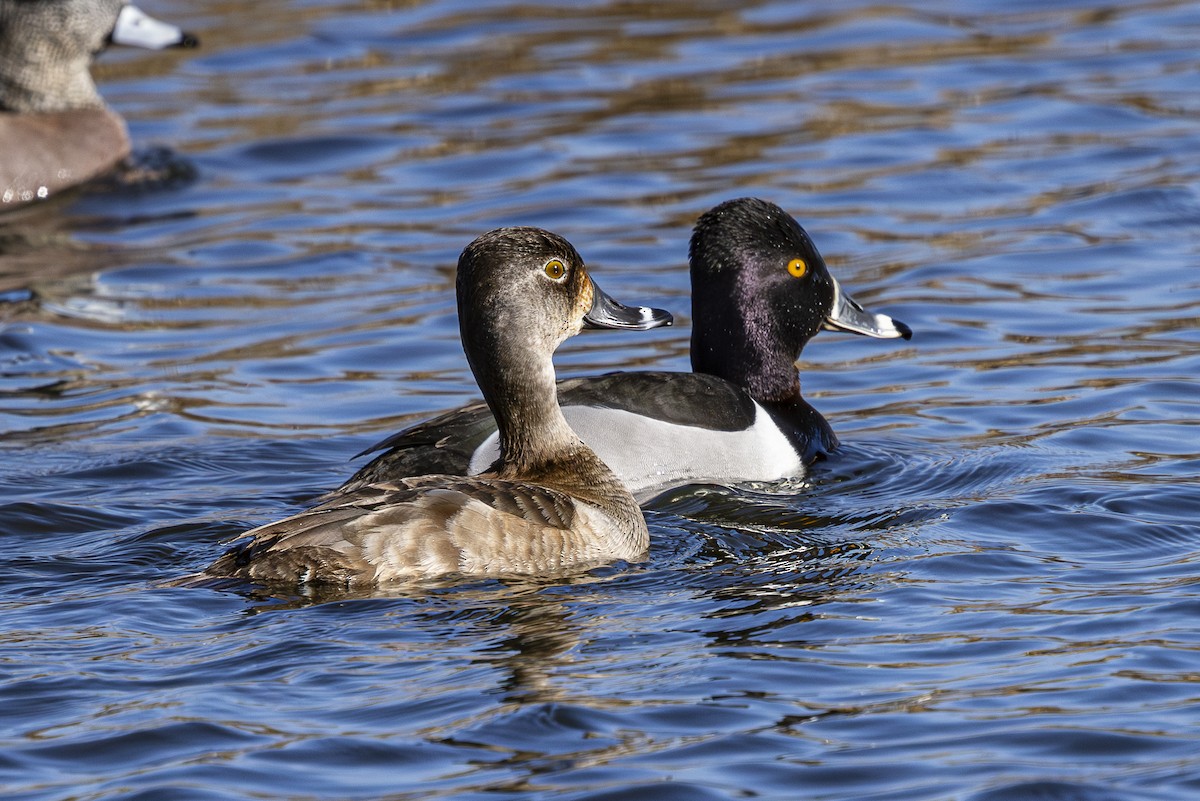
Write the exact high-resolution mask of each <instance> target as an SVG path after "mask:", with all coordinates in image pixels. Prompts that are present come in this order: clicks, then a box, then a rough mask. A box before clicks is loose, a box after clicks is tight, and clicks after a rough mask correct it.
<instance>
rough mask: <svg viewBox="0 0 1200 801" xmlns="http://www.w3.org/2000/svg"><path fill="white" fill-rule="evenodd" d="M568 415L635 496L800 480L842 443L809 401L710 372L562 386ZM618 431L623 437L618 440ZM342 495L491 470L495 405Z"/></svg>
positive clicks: (425, 435) (476, 407) (408, 442)
mask: <svg viewBox="0 0 1200 801" xmlns="http://www.w3.org/2000/svg"><path fill="white" fill-rule="evenodd" d="M558 400H559V404H560V405H561V406H562V410H563V415H564V417H566V419H567V423H568V424H569V425H570V426H571V428H572V430H574V431H575V432H576V433H577V434H578V435H579V436H580V438H581V439H582V440H583V441H584V442H587V443H588V444H589V447H591V448H592V449H593V450H594V451H595V452H596V454H597V455H598V456H599V457H600V458H601V459H602V460H603V461H604V463H605V464H606V465H608V466H609V467H610V468H611V469H612V470H613V471H614V472H615V473H616V474H617V476H618V477H620V479H621V482H622V483H623V484H625V486H626V487H628V488H629V490H630V492H632V493H633V494H634V496H636V497H639V498H645V497H648V496H650V495H653V494H654V493H655V492H656V491H658V490H661V489H666V488H667V487H670V486H678V485H680V484H685V483H706V482H720V481H728V480H731V477H736V480H739V481H773V480H776V479H779V478H782V477H785V476H798V475H802V474H803V472H804V466H805V465H806V464H809V463H811V462H812V461H813V460H814V459H817V458H819V457H820V456H823V455H826V454H829V453H831V452H832V451H833V450H834V449H835V448H836V447H837V444H838V440H837V437H836V436H835V435H834V433H833V429H832V428H831V427H830V425H829V423H828V421H826V420H825V418H824V417H822V416H821V414H820V412H818V411H817V410H816V409H814V408H813V407H812V406H810V405H809V404H808V403H807V402H806V401H804V400H803V399H801V400H800V402H799V403H791V404H778V405H776V404H769V403H760V402H758V401H756V400H755V399H754V398H753V397H751V395H750V394H749V392H747V391H746V390H745V389H743V388H741V387H738V386H737V385H735V384H731V383H730V382H728V381H726V380H724V379H722V378H718V377H716V376H711V375H707V374H704V373H676V372H665V371H663V372H654V371H644V372H628V373H610V374H607V375H602V376H590V377H582V378H571V379H566V380H563V381H559V382H558ZM614 432H615V434H614ZM371 450H372V451H379V450H382V451H384V452H383V453H382V454H381V455H380V456H378V457H377V458H376V459H375V460H373V461H372V462H370V463H369V464H368V465H366V466H365V467H363V468H362V469H361V470H359V471H358V473H356V474H355V476H354V477H353V478H352V479H351V480H350V481H349V482H347V483H346V484H345V485H343V487H342V489H341V490H340V491H351V490H353V489H354V488H356V487H358V486H362V485H365V484H370V483H373V482H378V481H387V480H389V479H390V477H395V476H403V475H414V474H419V473H420V472H421V471H423V470H424V469H427V468H430V467H435V468H436V469H437V470H438V471H440V472H445V473H452V474H455V475H478V474H480V473H483V472H486V471H487V470H488V469H489V468H490V467H491V466H492V464H493V463H494V462H495V461H496V459H497V458H498V457H499V436H498V435H497V433H496V427H495V422H494V421H493V419H492V416H491V413H490V412H489V411H488V408H487V405H486V404H483V403H475V404H470V405H468V406H464V407H462V408H460V409H456V410H454V411H452V412H448V413H446V414H444V415H441V416H439V417H435V418H433V419H431V420H429V421H427V422H425V423H421V424H418V425H416V426H413V427H412V428H409V429H405V430H404V431H401V432H399V433H397V434H394V435H393V436H391V437H389V438H388V439H385V440H383V441H382V442H380V443H379V444H378V445H376V446H374V447H373V448H372V449H371Z"/></svg>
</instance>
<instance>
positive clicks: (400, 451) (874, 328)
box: [339, 198, 912, 497]
mask: <svg viewBox="0 0 1200 801" xmlns="http://www.w3.org/2000/svg"><path fill="white" fill-rule="evenodd" d="M688 255H689V261H690V263H691V279H692V347H691V352H692V370H693V372H691V373H671V372H629V373H613V374H610V375H604V376H596V377H589V378H578V379H572V380H567V381H563V382H560V384H559V388H558V398H559V402H560V403H561V404H562V406H563V412H564V414H565V415H566V417H567V420H568V421H569V422H570V424H571V426H572V427H573V428H574V429H575V431H577V432H578V433H579V435H580V437H582V438H583V441H584V442H586V443H587V444H588V445H589V446H590V447H591V448H592V449H593V450H595V451H596V453H598V454H599V455H600V458H602V459H603V460H604V462H605V463H606V464H607V465H608V466H609V467H611V468H612V469H613V471H614V472H615V473H616V474H617V476H618V477H620V479H621V480H622V482H624V483H625V485H626V486H627V487H629V489H630V490H631V491H632V492H633V493H634V494H635V495H638V496H639V497H647V496H649V495H651V494H652V493H653V492H655V491H658V490H662V489H665V488H667V487H669V486H678V485H681V484H685V483H689V482H704V481H715V482H732V481H771V480H776V479H779V478H783V477H787V476H800V475H802V474H803V473H804V467H805V465H807V464H809V463H811V462H812V461H813V460H814V459H816V458H817V457H819V456H821V455H823V454H826V453H828V452H830V451H832V450H833V449H834V448H836V447H837V437H836V436H834V434H833V430H832V429H831V428H830V427H829V423H828V422H826V420H825V418H824V417H822V416H821V414H820V413H819V412H818V411H817V410H816V409H814V408H813V407H812V406H810V405H809V404H808V402H807V401H805V400H804V398H803V397H802V396H801V394H800V378H799V376H798V374H797V372H796V360H797V359H798V358H799V357H800V351H801V349H802V348H803V347H804V345H805V344H806V343H807V342H808V340H809V339H811V338H812V337H813V336H814V335H815V334H816V333H817V332H818V331H819V330H820V329H822V328H831V329H840V330H843V331H850V332H853V333H856V334H865V335H866V336H871V337H879V338H897V337H903V338H904V339H908V338H909V337H911V336H912V332H911V331H910V330H909V328H908V326H906V325H904V324H903V323H901V322H899V321H897V320H893V319H892V318H890V317H888V316H886V315H882V314H871V313H869V312H866V311H864V310H863V308H862V306H860V305H859V304H858V303H856V302H855V301H854V299H853V298H851V297H850V295H848V294H847V293H846V292H845V290H843V289H842V288H841V286H840V285H839V284H838V282H837V281H836V280H835V279H834V278H833V276H832V275H830V274H829V270H828V269H827V268H826V266H825V261H824V260H823V259H822V258H821V254H820V253H818V252H817V249H816V246H815V245H813V242H812V240H811V239H810V238H809V236H808V234H807V233H806V232H805V231H804V229H803V228H801V227H800V224H799V223H797V222H796V221H795V220H794V219H793V218H792V217H791V216H790V215H788V214H787V213H786V212H785V211H783V209H781V208H779V207H778V206H776V205H775V204H773V203H768V202H766V201H763V200H758V199H755V198H741V199H738V200H730V201H727V202H725V203H722V204H720V205H719V206H717V207H715V208H713V209H711V210H710V211H708V212H707V213H705V214H704V215H703V216H701V217H700V220H699V221H698V222H697V223H696V227H695V231H694V232H693V234H692V240H691V245H690V248H689V254H688ZM494 432H495V424H494V423H493V421H492V419H491V417H490V415H489V414H488V410H487V407H486V406H484V405H483V404H473V405H471V406H466V407H463V408H461V409H458V410H455V411H452V412H448V413H446V414H444V415H442V416H440V417H437V418H434V419H432V420H430V421H428V422H425V423H421V424H419V425H417V426H414V427H413V428H409V429H407V430H405V431H401V432H400V433H398V434H395V435H393V436H391V437H389V438H388V439H386V440H384V441H383V442H380V443H379V444H378V445H376V446H374V447H372V448H371V449H370V450H369V451H368V452H370V451H375V450H380V449H384V448H386V449H388V450H386V451H385V452H384V453H383V454H381V455H380V456H378V457H376V458H375V459H374V461H372V462H371V463H369V464H367V465H366V466H365V467H363V468H362V469H361V470H359V471H358V472H357V473H356V474H355V475H354V476H353V477H352V478H351V479H350V480H349V481H347V482H346V484H344V485H343V486H342V488H341V489H340V490H339V491H350V490H353V489H354V488H355V487H358V486H361V485H363V484H366V483H371V482H374V481H380V480H388V479H394V478H396V477H399V476H406V475H416V474H420V473H423V472H428V471H430V470H436V471H438V472H444V473H456V474H468V473H478V472H480V471H482V470H485V469H487V468H488V466H489V465H491V464H492V462H493V460H494V459H495V458H496V454H497V450H496V437H495V433H494Z"/></svg>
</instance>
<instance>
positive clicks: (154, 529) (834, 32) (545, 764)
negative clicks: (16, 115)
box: [0, 0, 1200, 801]
mask: <svg viewBox="0 0 1200 801" xmlns="http://www.w3.org/2000/svg"><path fill="white" fill-rule="evenodd" d="M149 2H150V0H147V3H149ZM740 5H741V8H740V10H739V8H737V7H735V6H734V5H733V4H722V3H707V4H706V3H668V4H662V3H646V4H639V3H604V2H595V3H587V4H582V3H581V4H573V5H563V4H557V3H523V4H516V3H512V2H509V1H508V0H498V1H497V2H488V3H480V2H469V3H468V2H459V0H444V1H443V2H437V1H434V2H427V3H420V2H409V3H369V4H353V3H337V2H334V1H333V0H307V2H299V1H297V2H273V3H259V4H255V5H254V6H253V7H252V8H250V7H246V6H245V5H238V4H232V5H231V4H227V3H217V2H208V1H202V2H194V3H183V2H180V1H179V0H155V2H153V4H152V5H146V9H147V10H148V11H149V12H150V13H153V14H155V15H156V16H159V17H160V18H163V19H168V20H171V21H172V22H176V23H179V24H181V25H183V26H184V27H186V28H188V29H190V30H195V31H196V32H197V33H199V34H200V35H201V36H202V38H203V42H204V45H203V47H202V48H201V49H199V50H196V51H188V52H178V53H158V54H155V53H144V52H110V53H108V54H106V55H105V57H104V59H103V60H102V62H101V64H100V65H99V67H98V69H97V75H98V79H99V83H100V85H101V88H102V91H103V92H104V94H105V96H106V98H107V99H108V101H109V102H110V103H111V104H112V105H113V106H114V107H115V108H117V109H118V110H120V112H121V113H122V114H124V115H125V116H126V117H127V119H128V120H129V123H130V128H131V131H132V134H133V138H134V141H135V142H136V143H138V145H139V146H143V147H148V146H152V145H166V146H169V147H170V148H172V150H173V151H174V152H175V153H176V154H178V156H179V157H180V158H181V159H183V160H184V161H185V162H186V164H187V165H189V166H190V167H192V168H194V170H195V172H196V177H195V179H194V180H192V181H190V182H188V181H176V182H174V183H171V184H170V185H167V186H163V187H156V188H149V189H146V190H144V191H138V190H134V189H114V190H112V191H104V192H94V193H90V194H86V195H84V196H82V197H79V198H76V199H74V200H71V201H69V202H65V203H61V204H57V205H55V206H50V207H45V208H43V209H42V210H40V212H39V213H38V214H36V215H32V216H27V217H25V218H23V219H21V220H18V221H12V220H8V221H5V227H4V229H3V236H2V241H3V248H4V251H3V253H4V255H0V299H2V300H3V303H2V304H0V430H2V431H3V440H2V442H0V452H2V454H3V459H2V463H0V464H2V466H0V509H2V510H3V511H2V513H0V520H2V521H3V523H2V524H0V536H2V537H3V546H4V552H5V559H4V562H3V564H2V565H0V608H2V610H3V611H2V614H0V632H2V633H0V666H2V667H0V675H2V677H3V678H2V683H0V709H3V716H2V721H3V723H2V724H0V786H3V787H4V788H5V790H6V791H5V796H6V797H7V798H11V799H30V800H32V799H37V800H38V801H43V800H47V801H48V800H49V799H73V800H74V801H92V800H94V799H106V800H107V799H189V800H190V799H196V801H201V800H203V801H216V800H218V799H221V800H223V799H248V798H255V799H318V798H320V799H430V798H453V799H482V798H497V797H502V798H521V799H564V800H569V801H583V800H584V799H587V801H600V800H601V799H603V800H604V801H615V800H616V799H654V800H655V801H660V800H663V799H665V800H666V801H671V800H672V799H687V801H693V800H700V801H706V800H707V799H737V798H764V799H795V798H811V799H846V800H847V801H848V800H849V799H855V800H857V799H921V800H922V801H925V800H928V801H935V800H936V801H949V800H950V799H955V800H956V801H1018V800H1020V801H1024V800H1025V799H1041V800H1044V801H1048V800H1050V799H1054V800H1055V801H1066V800H1067V799H1070V800H1072V801H1076V800H1082V801H1114V800H1118V799H1119V800H1120V801H1156V800H1157V799H1179V798H1187V797H1191V796H1192V795H1193V794H1195V793H1197V792H1200V733H1198V732H1200V729H1198V728H1197V725H1196V724H1197V715H1196V710H1197V708H1198V703H1200V632H1198V626H1197V623H1196V621H1197V619H1200V617H1198V615H1200V581H1198V579H1197V575H1198V573H1200V569H1198V568H1200V526H1198V524H1197V522H1196V521H1197V519H1198V518H1200V487H1198V484H1200V482H1198V481H1197V476H1198V474H1200V428H1198V421H1200V393H1198V392H1197V381H1196V375H1197V374H1198V372H1200V334H1198V333H1197V328H1198V326H1197V322H1198V321H1200V272H1198V271H1197V269H1196V267H1197V260H1198V254H1200V195H1198V190H1197V187H1198V184H1200V181H1198V179H1200V122H1198V120H1200V94H1198V93H1197V91H1196V86H1197V78H1198V73H1200V56H1197V51H1196V42H1197V41H1198V40H1200V4H1197V3H1189V2H1170V1H1169V0H1163V1H1161V2H1135V3H1121V4H1112V5H1108V6H1101V5H1096V4H1091V3H1059V4H1047V3H1026V2H1020V1H1019V0H1018V2H1011V1H1010V2H1005V3H995V2H988V1H987V0H972V1H971V2H964V3H919V4H918V3H910V4H905V3H893V4H889V5H876V4H867V3H843V4H837V5H830V4H825V3H821V4H817V3H789V2H761V3H750V4H740ZM740 195H758V196H762V197H765V198H767V199H770V200H773V201H775V202H777V203H780V204H781V205H783V206H784V207H785V208H787V209H788V210H790V211H791V212H792V213H794V214H795V215H796V216H797V218H798V219H800V220H801V222H803V223H804V224H805V225H806V227H807V228H808V229H809V231H810V233H811V234H812V235H813V237H814V239H815V240H816V242H817V243H818V246H819V247H820V248H821V250H822V252H823V253H824V254H825V256H826V258H827V260H828V261H829V262H830V263H831V265H832V267H833V269H834V271H835V272H836V274H837V275H838V276H839V278H840V279H841V280H842V281H843V282H844V284H845V285H846V286H847V287H849V288H851V289H852V291H853V292H854V294H855V296H856V297H858V298H859V299H860V300H862V301H864V302H865V303H867V304H868V305H870V306H871V307H873V308H875V309H877V310H879V311H884V312H887V313H889V314H892V315H894V316H896V317H897V318H899V319H901V320H903V321H905V322H907V323H908V324H909V325H911V326H912V327H913V329H914V330H915V331H916V336H915V338H914V339H913V340H912V342H910V343H896V342H878V341H869V340H866V339H863V338H857V337H848V336H844V335H837V334H832V333H826V334H822V335H821V336H819V337H818V338H817V339H816V340H815V341H814V342H813V343H812V345H810V347H809V348H808V349H807V350H806V352H805V354H804V358H803V360H802V362H801V368H802V370H803V379H804V387H805V392H806V395H807V396H808V397H809V399H810V400H811V401H812V402H813V403H814V404H815V405H816V406H817V407H818V408H819V409H821V410H822V411H823V412H824V413H825V414H826V416H828V417H829V418H830V420H831V421H832V422H833V425H834V428H835V429H836V430H837V431H838V433H839V435H840V436H841V438H842V440H843V443H844V447H843V450H842V451H841V452H840V453H839V454H838V455H837V456H836V457H835V458H833V459H831V460H830V461H828V462H825V463H823V464H821V465H819V466H818V468H817V469H816V470H815V471H814V473H813V474H812V475H811V476H810V477H809V478H808V479H806V480H805V481H803V482H792V483H783V484H779V485H768V486H752V487H731V488H692V489H691V490H680V491H678V492H674V493H671V494H668V495H666V496H664V497H662V498H660V499H658V500H656V501H655V502H654V503H653V504H652V505H651V507H650V509H649V510H648V513H647V514H648V518H649V521H650V525H651V533H652V537H653V540H654V544H653V547H652V550H651V553H650V556H649V558H648V560H647V561H646V562H645V563H643V564H637V565H617V566H612V567H607V568H604V569H600V570H595V571H592V572H590V573H587V574H584V575H581V576H577V577H574V578H570V579H561V578H560V579H555V580H546V581H540V582H539V581H536V580H529V581H527V582H520V583H507V582H506V583H501V582H494V581H470V582H459V583H437V584H429V585H420V586H414V587H411V588H406V589H405V590H404V591H396V592H392V593H378V594H375V595H374V596H364V597H348V596H344V595H343V596H335V597H319V596H311V597H297V598H286V597H285V598H280V597H271V596H268V595H266V594H257V595H256V594H249V595H247V594H239V593H237V592H227V591H218V590H213V589H181V588H174V587H171V586H170V585H169V582H170V581H171V580H172V579H176V578H179V577H181V576H184V575H186V574H188V573H189V572H191V571H194V570H196V569H199V568H201V567H203V566H204V565H205V564H207V563H208V562H210V561H211V560H212V559H213V558H215V557H216V556H217V555H218V554H219V553H220V552H221V550H222V548H223V546H222V543H223V541H224V540H225V539H227V538H228V537H230V536H232V535H234V534H236V533H238V532H239V531H241V530H242V529H243V528H245V527H247V526H250V525H253V524H257V523H262V522H266V521H268V520H271V519H275V518H278V517H281V516H283V515H285V514H287V513H289V512H291V511H294V510H296V509H298V508H301V506H302V505H303V504H304V503H305V502H306V501H308V500H309V499H311V498H312V497H313V496H315V495H317V494H319V493H320V492H322V491H324V490H326V489H329V488H331V487H333V486H335V485H336V484H337V483H339V482H340V481H341V480H343V479H344V478H345V477H346V476H348V475H349V473H350V472H351V471H352V470H353V469H354V467H355V466H356V465H357V464H358V463H356V462H350V461H349V460H350V457H352V456H353V454H355V453H356V452H357V451H359V450H360V449H362V448H363V447H365V446H366V445H368V444H370V443H372V442H374V441H375V440H377V439H379V438H380V437H382V436H383V435H384V434H386V433H387V432H389V431H392V430H395V429H396V428H398V427H400V426H402V425H404V424H406V423H409V422H412V421H415V420H418V419H422V418H424V417H426V416H428V415H430V414H431V413H433V412H436V411H439V410H442V409H446V408H450V407H452V406H455V405H457V404H459V403H462V402H465V401H467V400H469V399H472V398H474V397H475V396H476V391H475V388H474V385H473V382H472V380H471V377H470V374H469V372H468V371H467V369H466V365H465V362H464V360H463V357H462V354H461V351H460V349H459V345H458V337H457V325H456V321H455V313H454V304H453V292H452V288H453V273H452V268H453V263H454V259H455V257H456V255H457V253H458V251H459V250H460V249H461V248H462V246H463V245H464V244H465V243H466V242H467V241H469V240H470V239H471V238H472V237H474V236H475V235H477V234H478V233H481V232H482V231H484V230H487V229H489V228H492V227H495V226H497V225H501V224H510V223H522V224H532V225H541V226H544V227H547V228H551V229H553V230H556V231H558V232H560V233H562V234H564V235H566V236H567V237H568V238H570V239H571V240H572V241H573V242H574V243H575V244H576V246H577V247H579V249H580V250H581V252H582V253H583V254H584V256H585V258H587V259H588V261H589V262H590V263H591V265H592V266H593V270H594V274H595V275H596V277H597V279H598V280H599V281H600V283H601V284H602V285H603V286H604V287H605V288H606V289H607V290H608V291H609V292H610V293H612V294H613V295H614V296H616V297H618V298H620V299H623V300H626V301H628V302H640V303H651V304H654V305H660V306H665V307H667V308H671V309H673V310H675V311H677V312H678V313H679V316H680V323H681V324H680V325H679V326H677V327H675V328H672V329H666V330H660V331H655V332H649V333H645V334H636V335H635V334H618V333H611V334H609V333H598V334H591V335H588V336H585V337H579V338H577V339H575V340H573V341H572V342H571V343H569V344H568V345H567V346H566V347H565V348H564V349H563V350H562V351H561V352H560V354H559V357H558V359H557V364H558V366H559V371H560V374H563V375H574V374H582V373H591V372H601V371H606V370H611V369H619V368H636V367H648V368H663V369H677V370H684V369H687V355H686V353H687V344H688V320H687V316H686V312H687V309H688V305H687V297H688V286H687V277H686V270H685V269H684V263H685V254H686V243H687V237H688V234H689V229H690V226H691V224H692V222H693V221H694V220H695V218H696V216H697V215H699V214H700V213H701V212H703V211H704V210H705V209H707V208H709V207H710V206H712V205H714V204H716V203H717V202H719V201H721V200H725V199H727V198H730V197H735V196H740Z"/></svg>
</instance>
